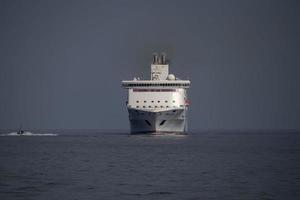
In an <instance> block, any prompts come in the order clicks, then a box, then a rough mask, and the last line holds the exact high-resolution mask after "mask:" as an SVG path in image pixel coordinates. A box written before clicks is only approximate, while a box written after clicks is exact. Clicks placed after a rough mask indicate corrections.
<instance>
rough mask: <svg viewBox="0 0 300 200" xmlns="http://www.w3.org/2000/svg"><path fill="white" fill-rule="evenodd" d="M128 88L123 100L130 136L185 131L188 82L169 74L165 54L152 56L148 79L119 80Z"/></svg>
mask: <svg viewBox="0 0 300 200" xmlns="http://www.w3.org/2000/svg"><path fill="white" fill-rule="evenodd" d="M122 86H123V87H124V88H126V89H128V99H127V101H126V105H127V109H128V113H129V121H130V129H131V133H151V132H186V131H187V111H188V106H189V102H188V98H187V91H186V89H187V88H189V86H190V81H189V80H180V79H178V78H176V77H175V75H173V74H169V62H168V60H167V59H166V55H165V54H160V55H157V54H154V55H153V62H152V64H151V79H150V80H140V78H134V79H133V80H130V81H122Z"/></svg>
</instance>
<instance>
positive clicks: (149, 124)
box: [128, 108, 187, 134]
mask: <svg viewBox="0 0 300 200" xmlns="http://www.w3.org/2000/svg"><path fill="white" fill-rule="evenodd" d="M128 113H129V121H130V129H131V133H133V134H135V133H155V132H158V133H163V132H176V133H178V132H179V133H184V132H186V131H187V120H186V119H187V110H185V109H170V110H140V109H133V108H130V109H128Z"/></svg>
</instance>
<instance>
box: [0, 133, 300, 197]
mask: <svg viewBox="0 0 300 200" xmlns="http://www.w3.org/2000/svg"><path fill="white" fill-rule="evenodd" d="M299 157H300V134H298V133H284V132H282V133H220V132H219V133H209V132H207V133H199V134H191V135H187V136H142V135H135V136H130V135H127V134H86V135H84V134H83V135H78V134H77V135H58V136H55V137H50V136H49V137H47V136H40V137H38V136H36V137H25V136H21V137H20V136H19V137H18V136H15V137H9V136H7V137H6V136H4V137H0V199H1V200H2V199H3V200H6V199H114V200H115V199H180V200H181V199H251V200H253V199H300V160H299Z"/></svg>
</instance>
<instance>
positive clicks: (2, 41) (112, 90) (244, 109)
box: [0, 0, 300, 129]
mask: <svg viewBox="0 0 300 200" xmlns="http://www.w3.org/2000/svg"><path fill="white" fill-rule="evenodd" d="M298 2H299V1H296V0H295V1H283V0H282V1H273V0H269V1H268V0H258V1H253V0H248V1H246V0H245V1H240V0H237V1H223V0H220V1H212V0H207V1H200V0H199V1H188V0H177V1H175V0H170V1H167V0H160V1H158V0H157V1H156V0H151V1H141V0H119V1H112V0H107V1H100V0H99V1H86V0H84V1H83V0H81V1H52V0H51V1H50V0H48V1H39V0H36V1H32V0H27V1H19V0H16V1H14V0H7V1H5V0H1V1H0V30H1V31H0V129H7V128H17V127H18V126H19V124H20V123H23V126H24V127H25V128H71V129H73V128H83V129H129V123H128V117H127V115H128V114H127V110H126V107H125V101H126V91H125V90H124V89H122V88H121V87H120V84H121V81H122V80H123V79H132V78H133V76H140V77H143V78H149V76H150V74H149V71H150V67H149V64H150V62H151V59H152V53H153V52H161V51H164V52H166V53H167V55H168V57H169V58H170V59H171V67H170V71H171V72H172V73H174V74H175V75H177V76H178V77H179V78H181V79H186V78H188V79H190V80H191V82H192V86H191V88H190V90H189V97H190V100H191V106H190V113H189V128H190V129H286V128H287V129H300V105H299V102H300V94H299V85H300V80H299V75H300V70H299V67H300V65H299V64H300V61H299V59H300V55H299V52H300V48H299V45H300V44H299V41H300V38H299V35H300V28H299V26H300V25H299V24H300V20H299V19H300V16H299V15H300V14H299V9H300V6H299V3H298Z"/></svg>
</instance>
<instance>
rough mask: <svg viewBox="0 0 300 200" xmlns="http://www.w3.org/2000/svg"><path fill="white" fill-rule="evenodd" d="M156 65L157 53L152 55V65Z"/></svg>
mask: <svg viewBox="0 0 300 200" xmlns="http://www.w3.org/2000/svg"><path fill="white" fill-rule="evenodd" d="M157 63H158V55H157V53H153V64H157Z"/></svg>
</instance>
